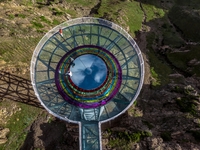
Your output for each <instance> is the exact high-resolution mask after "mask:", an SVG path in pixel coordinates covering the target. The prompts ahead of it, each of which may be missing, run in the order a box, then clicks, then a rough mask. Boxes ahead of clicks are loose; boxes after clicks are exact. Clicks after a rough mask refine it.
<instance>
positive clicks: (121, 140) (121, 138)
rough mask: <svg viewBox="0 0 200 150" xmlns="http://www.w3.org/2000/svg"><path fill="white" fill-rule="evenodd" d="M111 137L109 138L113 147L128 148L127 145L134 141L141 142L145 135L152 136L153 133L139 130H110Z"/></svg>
mask: <svg viewBox="0 0 200 150" xmlns="http://www.w3.org/2000/svg"><path fill="white" fill-rule="evenodd" d="M109 133H110V136H111V139H110V140H109V143H108V145H109V146H110V147H111V148H113V147H121V148H126V149H128V147H127V145H128V144H130V143H132V142H133V143H134V142H139V141H140V140H141V139H142V138H144V137H150V136H152V133H151V132H149V131H137V132H133V133H129V132H127V131H125V132H120V131H110V132H109Z"/></svg>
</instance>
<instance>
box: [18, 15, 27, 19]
mask: <svg viewBox="0 0 200 150" xmlns="http://www.w3.org/2000/svg"><path fill="white" fill-rule="evenodd" d="M18 17H20V18H26V15H25V14H18Z"/></svg>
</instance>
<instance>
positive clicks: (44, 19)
mask: <svg viewBox="0 0 200 150" xmlns="http://www.w3.org/2000/svg"><path fill="white" fill-rule="evenodd" d="M40 20H41V21H43V22H45V23H47V24H50V23H51V21H50V20H48V19H47V18H46V17H45V16H40Z"/></svg>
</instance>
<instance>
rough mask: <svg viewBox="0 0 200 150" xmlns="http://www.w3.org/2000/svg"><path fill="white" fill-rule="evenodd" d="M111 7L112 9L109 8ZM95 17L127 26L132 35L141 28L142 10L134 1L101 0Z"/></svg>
mask: <svg viewBox="0 0 200 150" xmlns="http://www.w3.org/2000/svg"><path fill="white" fill-rule="evenodd" d="M111 7H112V9H110V8H111ZM122 8H123V9H122ZM95 17H99V18H104V19H107V20H110V21H113V22H115V23H117V24H119V25H120V26H122V27H123V28H125V29H126V27H127V26H129V30H130V31H129V33H130V34H131V36H133V37H134V36H135V33H136V32H137V31H138V30H140V29H141V25H142V20H143V12H142V10H141V9H140V6H139V3H138V2H135V1H132V2H129V1H124V2H123V1H120V0H117V1H114V0H102V2H101V7H100V8H99V10H98V14H96V15H95ZM119 18H120V19H119Z"/></svg>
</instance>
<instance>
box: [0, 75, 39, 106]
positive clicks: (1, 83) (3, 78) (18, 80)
mask: <svg viewBox="0 0 200 150" xmlns="http://www.w3.org/2000/svg"><path fill="white" fill-rule="evenodd" d="M3 99H8V100H12V101H16V102H20V103H25V104H28V105H31V106H34V107H38V108H43V107H42V106H41V105H40V102H39V101H38V99H37V97H36V96H35V94H34V91H33V88H32V85H31V81H30V80H27V79H25V78H22V77H19V76H16V75H13V74H10V73H7V72H3V71H0V102H1V101H2V100H3Z"/></svg>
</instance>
